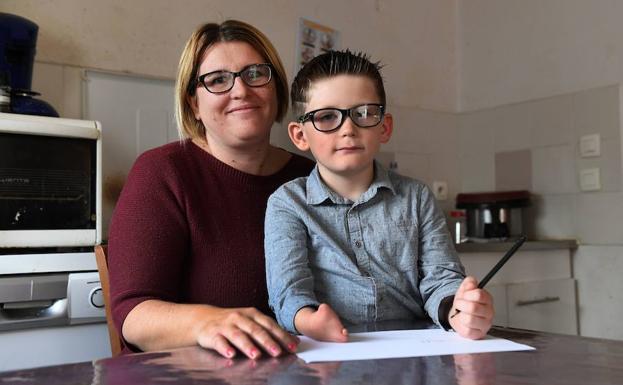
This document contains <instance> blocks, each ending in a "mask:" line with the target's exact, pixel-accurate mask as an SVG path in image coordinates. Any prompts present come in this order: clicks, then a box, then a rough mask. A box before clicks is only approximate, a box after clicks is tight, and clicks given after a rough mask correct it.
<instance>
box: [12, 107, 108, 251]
mask: <svg viewBox="0 0 623 385" xmlns="http://www.w3.org/2000/svg"><path fill="white" fill-rule="evenodd" d="M100 134H101V130H100V127H99V123H98V122H95V121H83V120H74V119H59V118H49V117H40V116H31V115H18V114H2V113H0V248H11V247H17V248H19V247H28V248H32V247H71V246H93V245H95V244H97V243H100V242H101V238H102V237H101V228H102V223H101V221H102V215H101V213H102V199H101V169H102V167H101V140H100V136H101V135H100Z"/></svg>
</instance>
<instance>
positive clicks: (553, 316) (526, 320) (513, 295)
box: [507, 278, 578, 335]
mask: <svg viewBox="0 0 623 385" xmlns="http://www.w3.org/2000/svg"><path fill="white" fill-rule="evenodd" d="M507 298H508V326H510V327H515V328H521V329H530V330H540V331H545V332H552V333H563V334H575V335H577V334H578V321H577V308H576V296H575V280H574V279H573V278H567V279H557V280H548V281H534V282H525V283H520V284H511V285H508V286H507Z"/></svg>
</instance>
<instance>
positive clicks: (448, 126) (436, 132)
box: [428, 112, 459, 156]
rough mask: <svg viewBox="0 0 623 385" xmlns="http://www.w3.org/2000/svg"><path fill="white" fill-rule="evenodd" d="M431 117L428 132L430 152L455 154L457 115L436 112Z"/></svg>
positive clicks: (457, 133)
mask: <svg viewBox="0 0 623 385" xmlns="http://www.w3.org/2000/svg"><path fill="white" fill-rule="evenodd" d="M431 118H432V125H431V126H430V129H429V132H428V138H429V146H430V153H431V154H445V155H448V156H456V155H457V154H458V153H459V128H458V119H459V117H458V115H457V114H452V113H445V112H436V113H434V114H432V115H431Z"/></svg>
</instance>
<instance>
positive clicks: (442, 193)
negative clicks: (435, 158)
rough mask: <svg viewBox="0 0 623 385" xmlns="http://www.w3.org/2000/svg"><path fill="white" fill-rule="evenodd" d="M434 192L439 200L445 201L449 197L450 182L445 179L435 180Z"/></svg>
mask: <svg viewBox="0 0 623 385" xmlns="http://www.w3.org/2000/svg"><path fill="white" fill-rule="evenodd" d="M433 194H434V195H435V199H437V200H438V201H445V200H447V199H448V183H447V182H445V181H439V180H436V181H434V182H433Z"/></svg>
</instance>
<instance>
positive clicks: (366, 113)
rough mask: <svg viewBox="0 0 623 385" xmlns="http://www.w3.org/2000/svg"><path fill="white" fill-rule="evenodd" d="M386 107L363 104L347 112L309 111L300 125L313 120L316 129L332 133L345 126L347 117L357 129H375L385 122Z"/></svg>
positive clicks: (300, 121)
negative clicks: (382, 121)
mask: <svg viewBox="0 0 623 385" xmlns="http://www.w3.org/2000/svg"><path fill="white" fill-rule="evenodd" d="M384 115H385V106H384V105H382V104H375V103H370V104H361V105H359V106H354V107H351V108H348V109H345V110H342V109H340V108H320V109H318V110H314V111H309V112H307V113H306V114H305V115H302V116H300V117H299V118H298V122H299V123H305V122H307V121H308V120H311V122H312V124H313V125H314V128H315V129H316V130H318V131H322V132H331V131H335V130H337V129H339V128H340V127H342V124H344V121H345V120H346V117H347V116H348V117H350V119H351V120H352V121H353V123H355V125H356V126H357V127H361V128H366V127H374V126H376V125H377V124H379V123H380V122H381V120H383V116H384Z"/></svg>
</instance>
